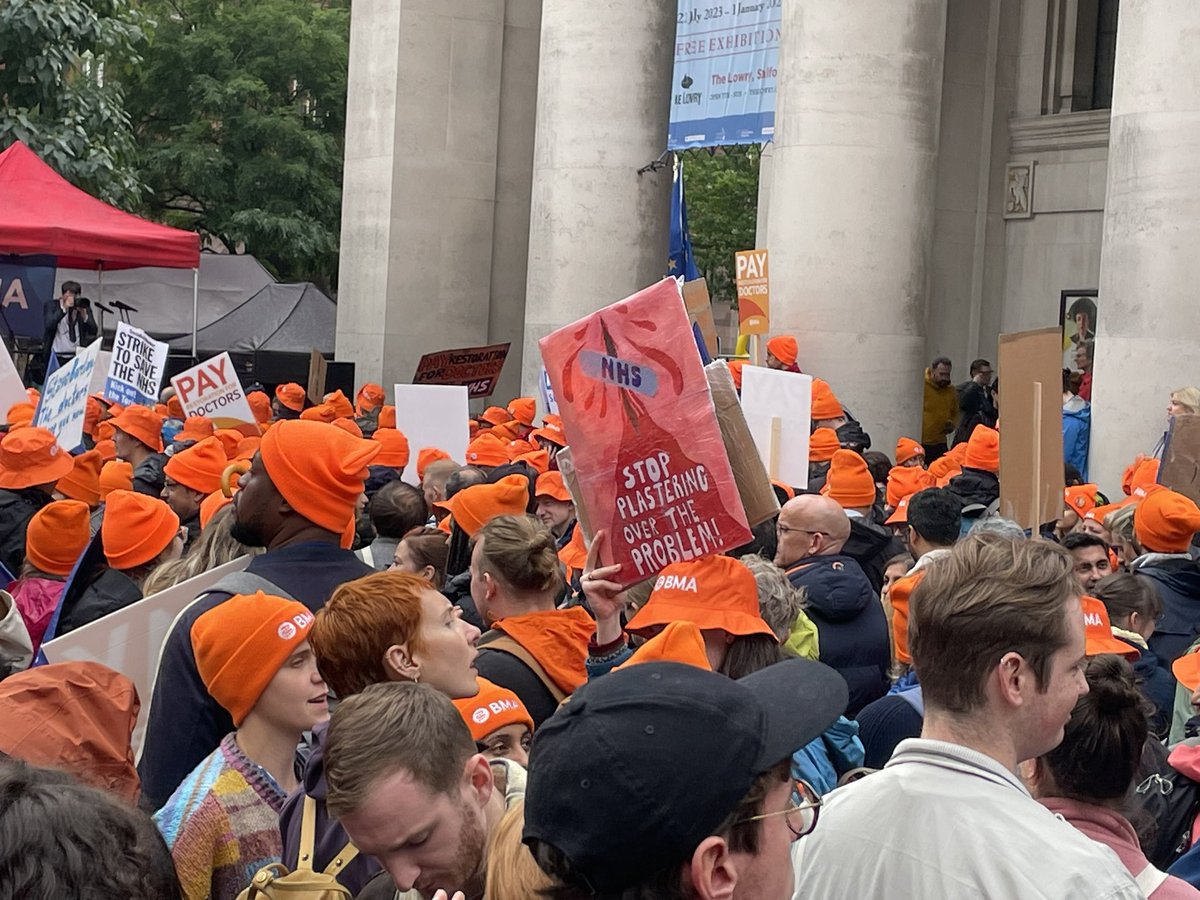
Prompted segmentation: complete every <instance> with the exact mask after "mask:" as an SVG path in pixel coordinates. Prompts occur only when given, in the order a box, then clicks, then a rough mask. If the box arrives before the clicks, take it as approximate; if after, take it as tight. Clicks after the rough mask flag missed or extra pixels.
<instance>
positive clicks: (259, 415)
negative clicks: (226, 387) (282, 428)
mask: <svg viewBox="0 0 1200 900" xmlns="http://www.w3.org/2000/svg"><path fill="white" fill-rule="evenodd" d="M246 402H247V403H249V404H250V412H252V413H254V421H255V422H258V423H259V424H260V425H261V424H262V423H263V422H270V421H271V398H270V397H268V396H267V395H266V394H264V393H263V392H262V391H251V392H250V393H248V394H247V395H246Z"/></svg>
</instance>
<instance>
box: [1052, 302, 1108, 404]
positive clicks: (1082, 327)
mask: <svg viewBox="0 0 1200 900" xmlns="http://www.w3.org/2000/svg"><path fill="white" fill-rule="evenodd" d="M1099 293H1100V292H1099V291H1096V290H1077V291H1063V292H1062V294H1061V296H1060V298H1059V301H1058V324H1059V325H1060V326H1062V338H1063V340H1062V343H1063V368H1064V369H1069V370H1070V371H1072V372H1079V373H1080V377H1081V378H1082V376H1083V375H1085V374H1090V373H1091V371H1092V364H1091V361H1092V360H1093V359H1094V358H1095V349H1096V316H1097V312H1098V300H1099ZM1088 381H1089V387H1090V381H1091V379H1088ZM1088 393H1090V390H1089V391H1088ZM1084 399H1085V400H1088V399H1090V398H1089V397H1084Z"/></svg>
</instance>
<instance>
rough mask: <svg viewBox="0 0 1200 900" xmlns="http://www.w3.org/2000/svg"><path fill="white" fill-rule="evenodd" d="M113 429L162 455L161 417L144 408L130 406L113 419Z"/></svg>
mask: <svg viewBox="0 0 1200 900" xmlns="http://www.w3.org/2000/svg"><path fill="white" fill-rule="evenodd" d="M113 425H114V427H116V428H118V429H120V430H121V431H123V432H125V433H126V434H127V435H129V436H130V437H131V438H133V439H134V440H136V441H139V442H141V443H143V444H145V445H146V446H147V447H149V448H150V449H151V450H153V451H154V452H155V453H162V449H163V440H162V425H163V420H162V417H161V416H159V415H158V414H157V413H155V412H154V411H153V410H149V409H147V408H146V407H144V406H130V407H128V408H127V409H126V410H125V411H124V412H122V413H121V414H120V415H119V416H117V417H116V418H115V419H113Z"/></svg>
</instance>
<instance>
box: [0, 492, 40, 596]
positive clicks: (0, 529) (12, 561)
mask: <svg viewBox="0 0 1200 900" xmlns="http://www.w3.org/2000/svg"><path fill="white" fill-rule="evenodd" d="M50 499H51V498H50V495H49V494H47V493H46V492H45V491H43V490H39V489H38V488H21V489H19V490H15V491H3V490H0V563H3V564H4V568H6V569H8V571H9V574H10V575H12V576H13V578H16V577H17V576H18V575H20V574H21V563H23V562H24V561H25V532H26V530H27V529H28V528H29V520H30V519H32V518H33V515H34V513H36V512H37V511H38V510H39V509H41V508H42V507H43V506H46V505H47V504H48V503H49V502H50Z"/></svg>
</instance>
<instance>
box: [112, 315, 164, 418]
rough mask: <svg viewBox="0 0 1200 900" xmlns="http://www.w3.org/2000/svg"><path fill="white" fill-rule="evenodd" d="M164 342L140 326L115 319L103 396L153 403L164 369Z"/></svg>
mask: <svg viewBox="0 0 1200 900" xmlns="http://www.w3.org/2000/svg"><path fill="white" fill-rule="evenodd" d="M167 349H168V348H167V345H166V344H164V343H163V342H162V341H156V340H155V339H154V338H152V337H150V335H148V334H146V332H144V331H142V329H140V328H134V327H133V326H132V325H129V324H127V323H125V322H118V323H117V332H116V334H115V335H114V337H113V348H112V359H111V360H110V361H109V365H108V377H107V378H105V379H104V391H103V393H104V396H105V397H107V398H108V399H109V400H112V401H113V402H114V403H120V404H121V405H122V406H130V405H132V404H134V403H140V404H142V405H143V406H154V404H155V403H157V402H158V388H159V386H160V385H161V384H162V377H163V373H165V372H166V370H167Z"/></svg>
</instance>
